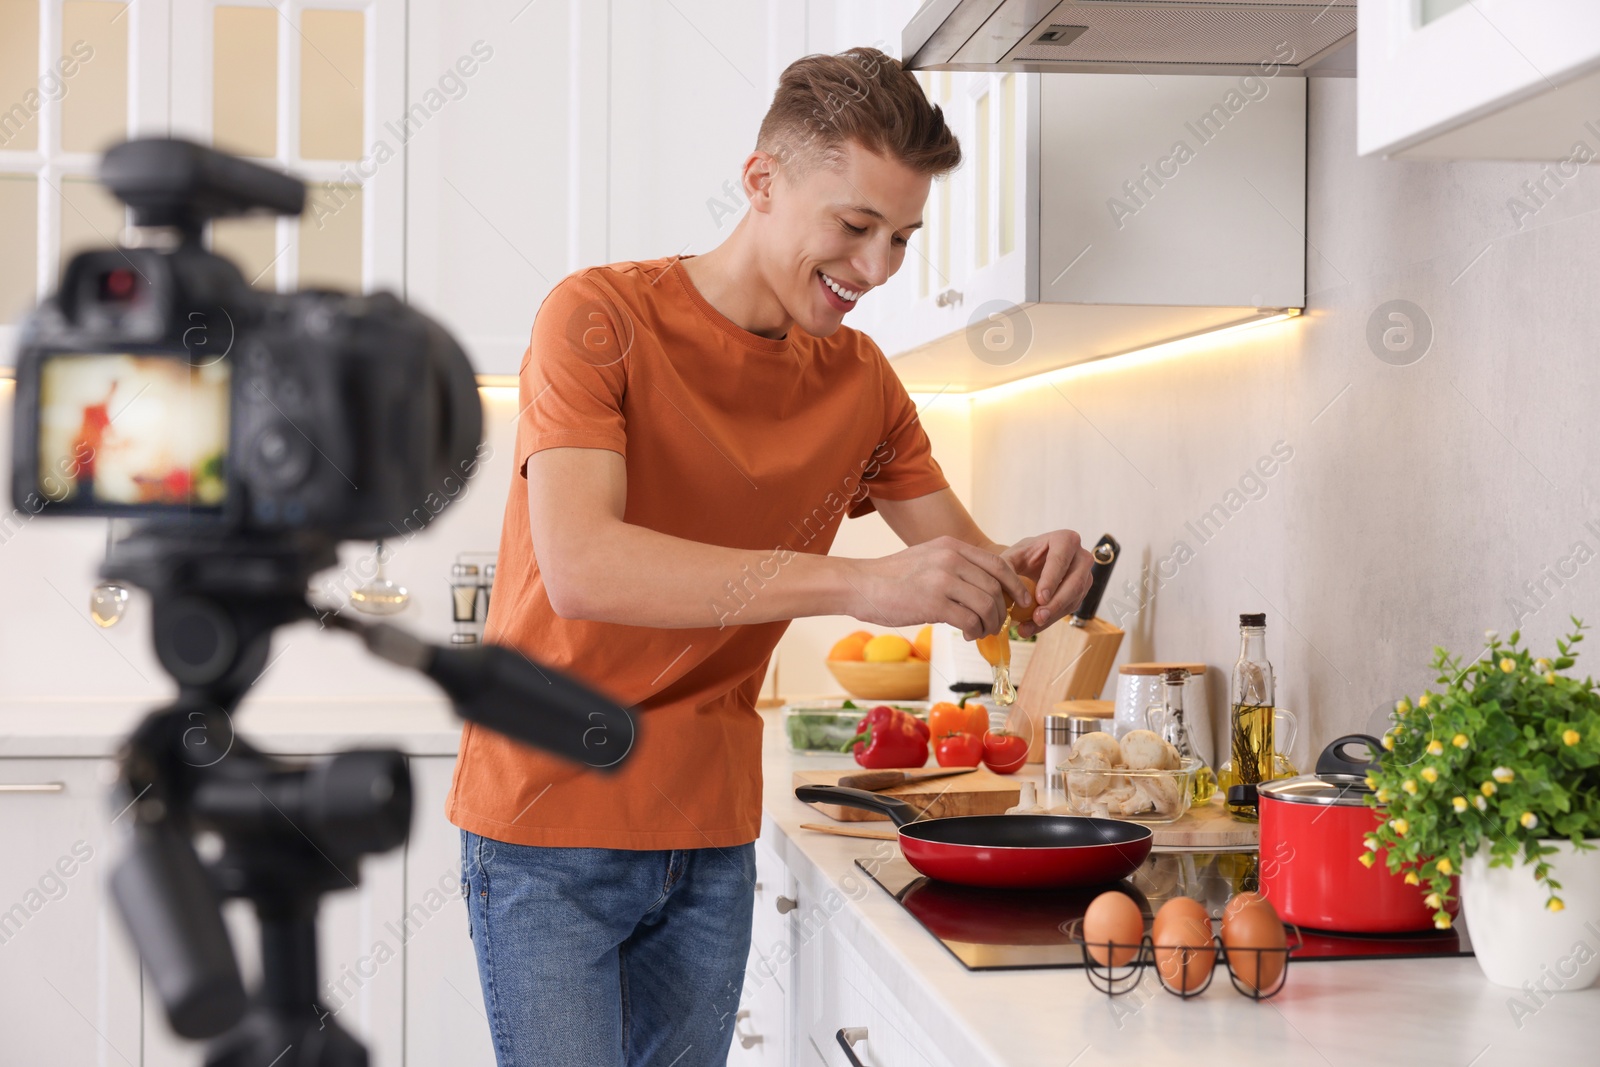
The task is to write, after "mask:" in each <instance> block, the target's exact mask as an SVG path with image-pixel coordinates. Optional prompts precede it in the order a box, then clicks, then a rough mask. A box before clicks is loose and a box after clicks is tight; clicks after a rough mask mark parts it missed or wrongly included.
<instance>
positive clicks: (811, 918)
mask: <svg viewBox="0 0 1600 1067" xmlns="http://www.w3.org/2000/svg"><path fill="white" fill-rule="evenodd" d="M813 874H814V880H807V881H805V882H803V883H801V884H800V885H799V886H798V892H799V893H800V894H801V896H800V898H799V907H798V908H797V909H795V912H794V914H795V916H796V919H795V928H794V938H795V948H796V952H795V964H794V971H793V974H792V980H793V983H794V989H795V997H794V1001H793V1005H794V1012H795V1023H796V1025H795V1026H794V1028H793V1032H794V1040H795V1048H796V1056H795V1058H794V1059H793V1060H792V1062H793V1063H795V1064H805V1065H808V1067H809V1065H813V1064H825V1065H827V1067H852V1065H851V1062H850V1059H849V1057H848V1056H847V1055H846V1053H845V1051H844V1049H843V1048H842V1047H841V1046H840V1044H839V1033H840V1031H841V1030H843V1031H845V1032H846V1036H847V1038H848V1039H849V1040H851V1041H852V1042H853V1044H852V1049H851V1051H852V1052H853V1054H854V1055H855V1057H856V1059H857V1060H858V1061H859V1062H860V1063H862V1064H865V1065H866V1067H954V1065H953V1064H952V1063H951V1061H950V1060H948V1059H947V1058H946V1057H945V1056H944V1055H943V1054H942V1053H941V1052H940V1051H939V1049H938V1048H936V1047H935V1046H934V1045H933V1044H932V1042H931V1041H930V1040H929V1038H928V1036H927V1032H926V1029H925V1028H924V1027H923V1026H921V1025H919V1024H918V1023H917V1022H915V1021H914V1017H913V1015H912V1013H911V1012H910V1011H908V1010H907V1008H906V1005H905V999H906V997H908V996H913V995H915V994H914V992H913V991H911V990H906V991H905V993H904V994H902V993H899V992H896V991H895V990H892V989H891V988H890V987H889V986H888V985H887V984H886V983H885V982H884V980H883V978H882V977H881V976H880V975H878V974H877V973H876V971H875V970H874V968H873V967H872V966H871V965H870V964H869V963H868V962H867V961H866V959H865V958H864V957H863V956H862V954H861V953H860V952H859V951H857V950H856V948H855V947H854V946H853V945H852V943H851V938H852V936H853V931H854V930H855V929H856V927H855V923H854V919H853V917H852V916H849V914H848V910H849V909H848V904H847V903H846V902H845V901H844V900H843V898H842V895H841V894H840V892H839V890H838V888H836V887H835V886H833V885H832V884H831V883H829V882H828V881H827V879H826V878H825V877H823V876H822V875H821V874H820V872H813ZM857 877H859V878H861V879H862V880H863V881H864V882H865V881H866V876H865V875H861V874H859V873H857ZM865 888H866V890H867V892H872V893H875V892H878V891H879V890H878V888H877V887H876V886H874V885H871V884H866V885H865Z"/></svg>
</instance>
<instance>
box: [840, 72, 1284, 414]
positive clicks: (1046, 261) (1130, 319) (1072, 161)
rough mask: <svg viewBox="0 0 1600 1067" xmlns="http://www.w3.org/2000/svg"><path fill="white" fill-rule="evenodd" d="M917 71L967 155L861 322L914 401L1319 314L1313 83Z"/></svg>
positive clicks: (940, 188) (941, 185)
mask: <svg viewBox="0 0 1600 1067" xmlns="http://www.w3.org/2000/svg"><path fill="white" fill-rule="evenodd" d="M918 77H919V79H921V80H922V81H923V84H924V86H925V88H926V89H927V91H928V93H929V96H930V98H931V99H932V100H933V101H934V102H936V103H938V104H939V105H940V107H942V108H944V109H945V111H946V114H947V117H948V121H949V122H950V125H951V128H952V129H953V130H954V131H955V133H956V135H957V136H958V137H959V138H960V139H961V142H962V146H963V150H964V156H965V158H964V160H963V163H962V165H961V167H960V168H958V169H957V170H956V171H955V172H954V173H952V174H951V175H949V176H948V177H947V178H945V179H943V180H941V181H939V182H936V183H935V186H934V192H933V193H932V194H931V195H930V198H929V204H928V209H927V211H926V212H925V216H924V218H925V220H926V225H925V227H924V231H925V232H920V233H919V234H918V235H917V237H916V238H915V239H914V240H913V242H912V245H911V249H912V252H911V254H910V255H908V257H907V259H906V265H905V266H904V267H903V268H902V270H901V272H900V275H898V276H896V278H895V279H893V280H891V282H890V284H889V285H887V286H884V287H882V288H881V289H880V290H879V291H878V292H877V293H876V294H870V295H869V296H868V297H867V299H866V300H864V301H863V306H862V308H860V309H858V311H857V312H856V313H855V314H856V315H858V316H860V317H859V318H852V320H851V323H852V325H855V326H857V327H858V328H860V329H863V330H864V331H865V332H866V333H868V334H869V335H871V336H873V337H874V338H875V339H876V340H877V341H878V343H879V346H880V347H881V348H882V349H883V350H884V352H885V353H886V354H888V355H889V356H890V357H891V358H892V359H894V361H895V368H896V370H897V371H898V372H899V374H900V376H901V378H902V379H903V380H904V381H905V382H906V384H907V386H908V388H911V389H913V390H923V391H929V392H935V391H942V390H953V391H957V392H965V391H970V390H974V389H980V388H985V387H987V386H992V385H996V384H1000V383H1003V382H1006V381H1011V380H1014V379H1017V378H1022V377H1027V376H1029V375H1032V374H1037V373H1039V372H1041V371H1045V370H1051V369H1055V368H1057V367H1062V366H1067V365H1070V364H1073V363H1080V362H1084V361H1087V360H1092V359H1097V358H1101V357H1104V356H1111V355H1117V354H1120V353H1123V352H1127V351H1132V350H1135V349H1138V348H1142V347H1146V346H1149V345H1152V344H1156V343H1160V342H1163V341H1168V340H1173V339H1176V338H1180V337H1184V336H1187V335H1190V334H1194V333H1199V332H1204V331H1208V330H1213V329H1217V328H1221V327H1225V326H1229V325H1234V324H1243V323H1247V322H1251V321H1256V320H1259V319H1262V318H1266V317H1268V316H1270V315H1273V314H1278V313H1281V311H1282V310H1283V309H1287V308H1300V307H1303V306H1304V303H1305V263H1304V260H1305V240H1304V229H1305V115H1306V104H1305V101H1306V96H1305V93H1306V87H1305V81H1304V79H1300V78H1293V77H1287V76H1284V77H1259V78H1250V79H1244V78H1219V77H1207V76H1157V77H1146V76H1143V75H1134V74H1129V75H1097V74H1047V75H1041V74H1026V73H1018V72H1007V73H996V72H950V71H921V72H918ZM874 299H876V306H872V307H870V308H869V306H868V305H869V304H870V303H872V302H873V301H874Z"/></svg>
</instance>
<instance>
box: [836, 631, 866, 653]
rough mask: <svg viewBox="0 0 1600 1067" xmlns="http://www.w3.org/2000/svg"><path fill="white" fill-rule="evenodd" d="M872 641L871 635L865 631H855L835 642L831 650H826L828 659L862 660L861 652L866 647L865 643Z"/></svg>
mask: <svg viewBox="0 0 1600 1067" xmlns="http://www.w3.org/2000/svg"><path fill="white" fill-rule="evenodd" d="M870 640H872V635H871V634H869V633H867V631H865V630H857V631H856V632H855V633H853V634H850V635H849V636H847V637H841V638H839V640H837V641H835V642H834V644H833V648H831V649H829V650H828V658H829V659H853V660H860V659H863V658H864V657H863V655H862V651H863V650H864V649H865V648H866V647H867V642H868V641H870Z"/></svg>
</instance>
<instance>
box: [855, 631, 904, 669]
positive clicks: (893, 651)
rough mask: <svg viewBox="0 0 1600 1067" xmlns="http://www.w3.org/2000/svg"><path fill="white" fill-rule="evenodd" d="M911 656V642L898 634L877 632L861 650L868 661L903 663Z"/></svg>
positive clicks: (863, 657) (862, 655)
mask: <svg viewBox="0 0 1600 1067" xmlns="http://www.w3.org/2000/svg"><path fill="white" fill-rule="evenodd" d="M910 657H911V642H910V641H907V640H906V639H905V638H903V637H901V636H900V635H899V634H879V635H878V636H877V637H874V638H873V639H872V640H870V641H868V642H867V644H866V647H865V648H863V649H862V650H861V658H862V659H864V660H866V661H867V662H868V663H904V662H905V661H906V660H907V659H909V658H910Z"/></svg>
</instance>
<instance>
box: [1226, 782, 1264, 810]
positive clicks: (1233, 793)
mask: <svg viewBox="0 0 1600 1067" xmlns="http://www.w3.org/2000/svg"><path fill="white" fill-rule="evenodd" d="M1257 800H1258V798H1257V796H1256V787H1255V786H1253V785H1230V786H1229V787H1228V803H1229V804H1234V805H1249V806H1251V807H1254V806H1255V805H1256V803H1257Z"/></svg>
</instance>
